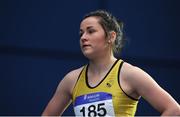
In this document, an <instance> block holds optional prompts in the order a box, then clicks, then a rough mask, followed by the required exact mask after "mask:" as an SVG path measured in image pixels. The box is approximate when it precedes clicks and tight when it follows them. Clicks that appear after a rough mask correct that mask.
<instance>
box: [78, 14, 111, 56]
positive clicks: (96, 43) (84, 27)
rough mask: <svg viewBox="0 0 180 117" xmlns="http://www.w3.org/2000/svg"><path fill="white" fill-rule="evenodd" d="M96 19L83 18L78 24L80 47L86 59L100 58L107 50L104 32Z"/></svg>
mask: <svg viewBox="0 0 180 117" xmlns="http://www.w3.org/2000/svg"><path fill="white" fill-rule="evenodd" d="M98 21H99V18H98V17H93V16H91V17H88V18H85V19H84V20H83V21H82V22H81V24H80V47H81V50H82V52H83V54H84V55H85V56H86V57H88V58H93V57H97V56H101V55H103V54H104V53H106V52H107V51H108V49H109V47H108V41H107V39H106V36H105V31H104V29H103V28H102V26H101V25H100V24H99V22H98Z"/></svg>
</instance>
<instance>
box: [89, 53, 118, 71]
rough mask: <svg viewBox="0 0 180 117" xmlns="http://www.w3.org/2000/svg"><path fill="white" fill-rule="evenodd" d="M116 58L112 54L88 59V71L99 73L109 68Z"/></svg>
mask: <svg viewBox="0 0 180 117" xmlns="http://www.w3.org/2000/svg"><path fill="white" fill-rule="evenodd" d="M116 60H117V59H116V58H115V57H114V56H110V57H104V58H100V59H96V60H90V61H89V68H88V69H89V71H90V72H92V73H95V74H100V73H102V72H104V71H107V70H109V69H110V68H111V67H112V65H113V64H114V62H115V61H116Z"/></svg>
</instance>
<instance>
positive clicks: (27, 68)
mask: <svg viewBox="0 0 180 117" xmlns="http://www.w3.org/2000/svg"><path fill="white" fill-rule="evenodd" d="M179 5H180V1H179V0H134V1H133V0H75V1H72V0H1V1H0V115H1V116H2V115H9V116H10V115H28V116H33V115H41V113H42V111H43V110H44V108H45V106H46V105H47V103H48V101H49V100H50V99H51V97H52V95H53V93H54V92H55V90H56V87H57V85H58V83H59V81H61V80H62V78H63V77H64V75H65V74H66V73H68V72H69V71H71V70H72V69H76V68H78V67H80V66H82V65H83V64H86V63H87V60H86V58H84V57H83V55H82V54H81V51H80V48H79V24H80V21H81V19H82V17H83V16H84V14H86V13H88V12H90V11H93V10H97V9H106V10H107V11H110V12H111V13H112V14H113V15H115V16H116V17H118V18H119V19H121V20H122V21H124V23H125V26H124V28H125V34H126V37H127V39H128V41H127V43H126V46H125V47H124V49H123V51H122V53H121V55H119V56H120V57H121V58H122V59H123V60H125V61H127V62H129V63H131V64H133V65H136V66H139V67H140V68H142V69H143V70H145V71H146V72H147V73H149V74H150V75H151V76H152V77H153V78H154V79H155V80H156V81H157V82H158V84H159V85H160V86H161V87H163V88H164V89H165V90H166V91H168V92H169V93H170V94H171V95H172V96H173V97H174V98H175V99H176V101H177V102H178V103H180V91H179V89H180V86H179V82H180V77H179V72H180V46H179V43H180V30H179V27H180V22H179V21H180V7H179ZM63 115H74V113H73V110H72V105H70V107H69V108H68V109H67V110H66V111H65V112H64V114H63ZM136 115H139V116H140V115H142V116H143V115H159V113H158V112H157V111H156V110H154V109H153V108H152V107H151V106H150V105H149V104H148V103H147V102H146V101H145V100H144V99H140V102H139V105H138V110H137V113H136Z"/></svg>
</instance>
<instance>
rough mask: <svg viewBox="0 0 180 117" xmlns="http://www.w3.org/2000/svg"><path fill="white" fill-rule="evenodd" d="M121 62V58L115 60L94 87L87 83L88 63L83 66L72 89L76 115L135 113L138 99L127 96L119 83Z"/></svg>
mask: <svg viewBox="0 0 180 117" xmlns="http://www.w3.org/2000/svg"><path fill="white" fill-rule="evenodd" d="M122 64H123V61H122V60H116V62H115V63H114V64H113V66H112V67H111V69H110V70H109V72H108V73H107V74H106V76H105V77H104V79H102V81H101V82H100V83H99V84H98V85H97V86H95V87H91V86H90V85H89V84H88V81H87V72H88V65H85V66H84V68H83V70H82V71H81V73H80V75H79V78H78V80H77V83H76V85H75V87H74V89H73V107H74V112H75V115H76V116H134V115H135V112H136V107H137V103H138V100H137V99H134V98H132V97H130V96H128V95H127V94H126V93H125V92H124V91H123V89H122V88H121V85H120V80H119V76H120V75H119V73H120V69H121V67H122Z"/></svg>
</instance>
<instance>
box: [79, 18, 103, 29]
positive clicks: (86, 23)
mask: <svg viewBox="0 0 180 117" xmlns="http://www.w3.org/2000/svg"><path fill="white" fill-rule="evenodd" d="M98 21H99V19H98V18H97V17H88V18H85V19H84V20H82V22H81V24H80V27H81V28H85V27H90V26H91V27H92V26H93V27H94V26H98V25H100V24H99V22H98Z"/></svg>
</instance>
